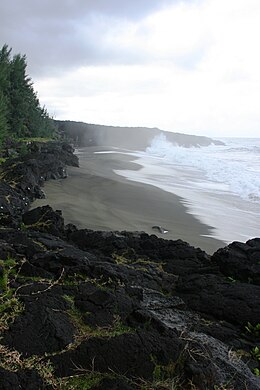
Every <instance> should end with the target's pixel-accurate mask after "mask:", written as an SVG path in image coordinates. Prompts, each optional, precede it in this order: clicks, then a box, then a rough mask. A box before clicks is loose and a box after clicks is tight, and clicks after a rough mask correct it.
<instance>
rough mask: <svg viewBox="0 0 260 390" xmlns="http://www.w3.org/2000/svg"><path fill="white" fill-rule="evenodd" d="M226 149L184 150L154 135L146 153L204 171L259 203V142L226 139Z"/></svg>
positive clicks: (161, 135) (236, 192) (211, 146)
mask: <svg viewBox="0 0 260 390" xmlns="http://www.w3.org/2000/svg"><path fill="white" fill-rule="evenodd" d="M225 143H226V145H225V146H215V145H210V146H208V147H202V148H197V147H193V148H184V147H181V146H178V145H174V144H172V143H171V142H169V141H168V140H167V138H166V136H165V135H164V134H160V135H159V136H156V137H155V138H154V139H153V141H152V143H151V146H149V147H148V148H147V149H146V154H148V155H149V156H153V157H157V158H159V159H160V161H161V162H163V163H166V164H173V165H175V166H176V165H178V166H182V167H186V168H187V169H189V168H190V169H196V170H199V171H200V172H203V173H204V175H205V176H206V178H207V179H208V180H210V181H213V182H218V183H223V184H225V185H226V186H228V190H229V191H230V192H232V193H234V194H236V195H238V196H240V197H241V198H243V199H246V200H250V201H252V202H260V139H252V140H248V139H233V140H232V139H229V140H228V141H227V140H225Z"/></svg>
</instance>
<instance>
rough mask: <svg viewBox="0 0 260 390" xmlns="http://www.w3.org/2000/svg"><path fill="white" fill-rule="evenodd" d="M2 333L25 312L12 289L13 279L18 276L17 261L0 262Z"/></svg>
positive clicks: (0, 330) (10, 259) (0, 316)
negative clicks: (11, 281)
mask: <svg viewBox="0 0 260 390" xmlns="http://www.w3.org/2000/svg"><path fill="white" fill-rule="evenodd" d="M0 269H1V274H0V332H2V331H4V330H6V329H8V327H9V326H10V324H11V323H12V322H13V321H14V319H15V318H16V316H17V315H19V314H20V313H21V312H22V311H23V305H22V303H21V302H20V301H19V300H18V299H17V298H16V297H15V296H14V293H13V289H12V288H11V287H10V280H11V278H13V277H15V275H16V260H14V259H12V258H8V259H6V260H0Z"/></svg>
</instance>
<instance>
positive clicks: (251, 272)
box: [212, 238, 260, 285]
mask: <svg viewBox="0 0 260 390" xmlns="http://www.w3.org/2000/svg"><path fill="white" fill-rule="evenodd" d="M259 259H260V238H255V239H253V240H249V241H247V242H246V243H242V242H233V243H232V244H230V245H228V246H227V247H226V248H223V249H219V250H218V251H217V252H216V253H214V255H213V256H212V261H213V262H215V263H216V264H217V265H218V267H219V269H220V271H221V272H222V273H223V274H224V275H226V276H228V277H230V278H233V279H234V280H239V281H241V282H245V283H254V284H258V285H260V263H259Z"/></svg>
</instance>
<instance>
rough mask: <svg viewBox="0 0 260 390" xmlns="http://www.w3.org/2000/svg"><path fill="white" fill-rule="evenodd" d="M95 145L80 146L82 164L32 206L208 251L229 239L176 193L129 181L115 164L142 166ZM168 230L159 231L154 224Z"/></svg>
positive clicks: (79, 222)
mask: <svg viewBox="0 0 260 390" xmlns="http://www.w3.org/2000/svg"><path fill="white" fill-rule="evenodd" d="M96 151H101V149H100V148H99V149H97V148H84V149H81V150H79V159H80V167H79V168H71V167H69V168H68V175H69V176H68V178H67V179H65V180H64V179H63V180H62V179H61V180H51V181H49V182H46V183H45V186H44V188H43V189H44V192H45V194H46V199H40V200H36V201H35V202H34V203H33V204H32V208H34V207H37V206H42V205H46V204H49V205H51V206H52V207H53V208H54V209H55V210H62V213H63V216H64V219H65V223H73V224H75V225H76V226H77V227H78V228H88V229H93V230H117V231H122V230H128V231H145V232H147V233H148V234H156V235H157V236H158V237H163V238H165V239H173V240H176V239H179V238H180V239H182V240H184V241H187V242H188V243H190V244H191V245H193V246H195V247H200V248H201V249H203V250H205V251H206V252H207V253H213V252H214V251H216V250H217V249H218V248H220V247H223V246H225V243H223V242H222V241H219V240H217V239H214V238H211V237H208V235H210V234H211V232H212V228H211V227H210V226H207V225H205V224H203V223H201V222H200V221H199V220H198V219H197V218H195V217H194V216H193V215H191V214H189V213H188V212H187V208H186V207H185V206H184V205H183V204H182V202H181V198H179V197H178V196H176V195H174V194H171V193H168V192H165V191H163V190H160V189H159V188H156V187H154V186H151V185H147V184H142V183H137V182H133V181H129V180H127V179H125V178H124V177H122V176H119V175H117V174H115V173H114V171H113V170H117V169H134V170H138V169H140V166H139V165H138V164H136V163H133V162H131V159H132V158H131V156H127V155H125V154H123V153H118V152H117V153H102V154H99V153H98V154H96V153H95V152H96ZM154 225H159V226H162V227H163V228H165V229H167V230H168V231H169V232H168V233H167V234H160V233H158V232H156V231H155V230H154V229H153V228H152V227H153V226H154Z"/></svg>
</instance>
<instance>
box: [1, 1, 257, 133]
mask: <svg viewBox="0 0 260 390" xmlns="http://www.w3.org/2000/svg"><path fill="white" fill-rule="evenodd" d="M259 39H260V1H259V0H182V1H180V0H23V1H21V0H8V1H7V0H6V1H5V0H2V1H1V4H0V45H1V46H2V45H3V44H4V43H7V44H8V45H9V46H10V47H12V48H13V53H14V54H15V53H21V54H26V56H27V62H28V73H29V75H30V76H31V77H32V79H33V81H34V85H35V89H36V90H37V91H38V96H39V98H40V101H41V103H42V104H45V105H46V107H47V109H48V111H49V113H50V114H51V115H53V116H54V117H55V118H56V119H70V120H77V121H84V122H88V123H97V124H107V125H122V126H123V125H126V126H148V127H159V128H161V129H165V130H170V131H178V132H186V133H192V134H203V135H209V136H215V137H217V136H219V137H222V136H247V137H260V109H259V108H260V43H259Z"/></svg>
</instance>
